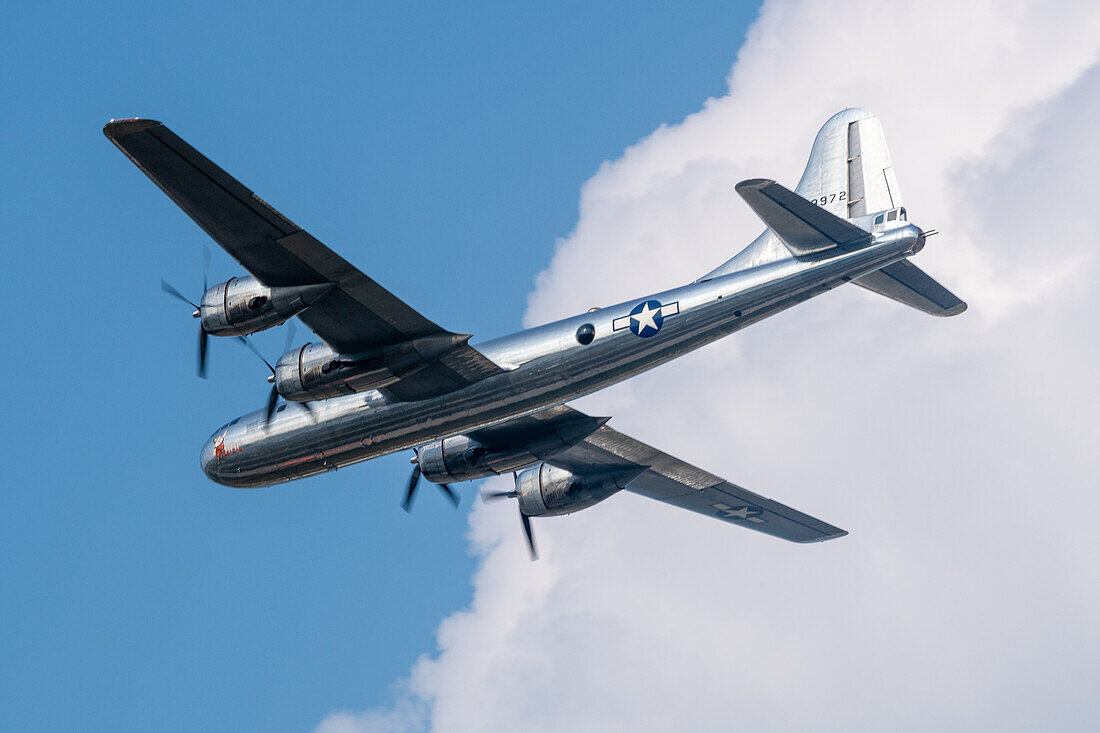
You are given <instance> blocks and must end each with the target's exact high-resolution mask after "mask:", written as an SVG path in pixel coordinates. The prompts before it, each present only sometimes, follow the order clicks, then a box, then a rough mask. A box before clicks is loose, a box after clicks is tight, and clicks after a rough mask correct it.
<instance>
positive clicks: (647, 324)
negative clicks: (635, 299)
mask: <svg viewBox="0 0 1100 733" xmlns="http://www.w3.org/2000/svg"><path fill="white" fill-rule="evenodd" d="M660 312H661V310H660V308H658V309H657V310H650V309H649V303H646V304H645V305H643V306H642V312H641V313H636V314H634V315H632V316H631V318H633V319H634V320H636V321H637V322H638V333H641V332H642V331H644V330H645V329H647V328H652V329H653V330H654V331H656V330H658V329H657V323H656V322H655V321H654V320H653V316H655V315H657V314H658V313H660Z"/></svg>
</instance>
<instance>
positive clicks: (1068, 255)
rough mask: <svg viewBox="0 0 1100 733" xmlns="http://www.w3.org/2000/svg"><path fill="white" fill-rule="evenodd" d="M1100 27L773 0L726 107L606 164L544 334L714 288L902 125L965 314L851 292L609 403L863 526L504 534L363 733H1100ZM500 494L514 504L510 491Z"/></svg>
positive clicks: (702, 455)
mask: <svg viewBox="0 0 1100 733" xmlns="http://www.w3.org/2000/svg"><path fill="white" fill-rule="evenodd" d="M1098 52H1100V15H1098V14H1097V13H1096V12H1095V10H1094V9H1093V8H1092V7H1091V6H1090V4H1088V3H1061V4H1052V3H1039V2H1011V3H993V2H986V3H980V2H979V3H967V4H959V3H920V4H908V5H889V4H886V3H882V2H878V1H873V2H872V1H871V0H866V1H860V0H848V1H846V2H843V3H841V2H768V3H766V4H765V5H764V7H763V9H762V11H761V14H760V17H759V18H758V20H757V21H756V23H755V24H754V25H753V26H752V28H751V30H750V32H749V34H748V38H747V40H746V41H745V43H744V45H743V46H742V48H741V50H740V52H739V53H738V56H737V61H736V63H735V64H734V66H733V68H732V70H731V72H730V75H729V94H728V95H726V96H724V97H722V98H719V99H710V100H707V101H706V103H705V104H704V105H703V108H702V109H701V110H700V111H699V112H697V113H695V114H693V115H691V116H690V117H688V118H687V119H685V120H684V121H683V122H681V123H679V124H677V125H671V126H667V127H662V128H660V129H658V130H656V131H655V132H653V133H652V134H651V135H649V136H648V137H647V138H645V139H644V140H642V141H640V142H638V143H637V144H636V145H633V146H632V147H630V148H628V149H627V150H626V151H625V152H624V153H623V155H622V157H621V158H619V159H618V160H615V161H612V162H607V163H605V164H604V165H603V166H602V167H601V168H600V170H599V172H598V173H597V174H596V175H595V176H593V178H592V179H591V180H589V181H588V182H587V183H586V184H585V186H584V188H583V189H582V191H581V199H580V216H579V219H578V222H577V225H576V228H575V229H574V231H573V232H572V233H571V234H570V235H569V236H568V237H565V238H564V239H562V240H561V241H560V242H559V243H558V247H557V251H556V253H555V255H554V258H553V261H552V262H551V263H550V265H549V267H548V268H547V269H546V270H545V271H544V272H543V273H542V274H541V275H540V276H539V278H538V283H537V287H536V288H535V290H534V292H533V293H532V294H531V296H530V301H529V308H528V312H527V315H526V322H527V323H528V324H536V323H541V322H545V321H547V320H551V319H554V318H558V317H562V316H565V315H570V314H572V313H575V312H577V311H579V310H583V309H584V308H586V307H588V306H591V305H595V304H600V303H604V304H605V303H609V302H617V301H619V300H624V299H627V298H630V297H636V296H638V295H641V294H643V293H646V292H652V291H656V290H659V289H662V288H665V287H670V286H674V285H677V284H680V283H682V282H686V281H690V280H692V279H694V278H696V277H698V276H700V275H701V274H702V273H704V272H706V271H708V270H709V269H711V268H712V267H714V266H715V265H717V264H718V263H720V262H722V261H723V260H725V259H727V258H728V257H729V256H731V255H732V254H734V253H735V252H736V251H737V250H738V249H740V248H741V247H742V246H744V245H745V244H747V243H748V242H749V241H751V239H752V238H753V237H754V236H755V235H756V234H757V233H758V232H759V230H760V228H761V226H760V224H759V222H758V221H757V220H755V218H754V216H753V215H752V213H751V212H750V211H749V210H748V208H747V207H746V206H744V204H743V203H742V202H740V200H739V199H738V198H737V196H736V194H735V193H734V190H733V186H734V184H735V183H736V182H737V181H739V180H742V179H744V178H750V177H760V176H767V177H775V178H777V179H778V180H779V181H781V182H784V183H786V184H788V185H792V186H793V184H794V183H795V182H797V179H798V176H799V174H800V173H801V171H802V166H803V164H804V162H805V158H806V156H807V155H808V154H809V148H810V144H811V142H812V140H813V136H814V134H815V132H816V130H817V128H818V127H819V126H820V125H821V124H822V123H823V122H824V121H825V120H826V119H827V118H828V117H829V116H830V115H831V114H832V113H833V112H835V111H837V110H838V109H841V108H843V107H845V106H863V107H867V108H869V109H871V110H873V111H875V112H876V113H877V114H878V115H879V117H880V118H881V119H882V121H883V124H884V125H885V129H886V134H887V138H888V141H889V143H890V147H891V152H892V153H893V159H894V164H895V167H896V170H897V173H898V177H899V181H900V184H901V188H902V191H903V193H904V195H905V200H906V205H907V208H908V210H909V212H910V218H911V219H913V220H914V221H915V222H917V223H918V224H920V225H922V226H924V227H926V228H930V227H936V228H938V229H940V230H941V231H942V232H944V233H943V234H942V235H940V236H938V237H935V238H933V239H931V240H930V241H929V244H928V246H927V248H926V249H925V250H924V252H922V253H921V254H920V255H919V256H918V257H917V258H916V262H917V264H919V265H920V266H921V267H922V268H925V269H926V270H927V271H928V272H930V273H931V274H932V275H933V276H934V277H937V278H939V279H940V280H942V281H943V282H944V283H945V284H946V285H947V286H948V287H950V288H951V289H953V290H954V291H955V292H957V293H958V294H959V295H960V296H962V297H963V298H964V299H965V300H967V301H968V302H969V303H970V310H969V311H968V312H967V313H966V314H964V315H963V316H961V317H958V318H954V319H946V320H944V319H935V318H930V317H928V316H925V315H923V314H921V313H918V312H916V311H913V310H910V309H907V308H904V307H902V306H899V305H897V304H894V303H892V302H891V301H888V300H885V299H883V298H881V297H878V296H875V295H873V294H870V293H866V292H863V291H861V290H859V289H857V288H841V289H839V290H836V291H833V292H831V293H829V294H826V295H825V296H823V297H821V298H817V299H814V300H812V301H810V302H808V303H806V304H803V305H801V306H798V307H797V308H795V309H793V310H791V311H788V312H787V313H784V314H782V315H780V316H778V317H776V318H773V319H770V320H768V321H766V322H764V323H762V324H758V325H756V326H754V327H753V328H751V329H748V330H746V331H744V332H742V333H740V334H737V335H735V336H733V337H731V338H729V339H726V340H725V341H722V342H719V343H717V344H714V345H712V346H709V347H706V348H705V349H703V350H701V351H699V352H696V353H695V354H693V355H691V356H689V357H686V358H683V359H680V360H678V361H676V362H673V363H671V364H669V365H666V366H663V367H660V368H658V369H656V370H654V371H652V372H649V373H647V374H645V375H642V376H640V377H637V378H635V379H634V380H631V381H630V382H628V383H625V384H623V385H619V386H617V387H615V388H613V389H610V390H606V391H604V392H602V393H599V394H597V395H593V396H591V397H589V398H586V399H585V400H582V401H580V402H579V403H577V404H578V406H579V407H581V408H582V409H588V410H592V411H594V412H595V413H597V414H610V415H614V419H613V423H612V424H613V425H614V426H615V427H617V428H618V429H620V430H623V431H624V432H627V433H629V434H631V435H633V436H635V437H637V438H639V439H641V440H644V441H647V442H652V443H654V444H656V445H658V446H659V447H661V448H662V449H664V450H667V451H669V452H672V453H674V454H676V455H678V456H680V457H682V458H684V459H686V460H690V461H693V462H695V463H696V464H697V465H699V466H702V467H704V468H706V469H708V470H710V471H713V472H714V473H717V474H719V475H722V476H724V477H726V478H728V479H730V480H731V481H734V482H736V483H740V484H742V485H745V486H747V487H749V488H751V489H753V490H755V491H758V492H759V493H762V494H765V495H767V496H771V497H773V498H776V499H778V500H780V501H783V502H785V503H788V504H791V505H792V506H795V507H797V508H799V509H802V510H805V511H807V512H809V513H811V514H814V515H817V516H820V517H822V518H823V519H825V520H826V521H830V522H832V523H834V524H837V525H838V526H841V527H844V528H845V529H848V530H849V531H850V532H851V535H850V536H849V537H846V538H844V539H841V540H838V541H834V542H830V543H825V544H822V545H814V546H799V545H793V544H788V543H784V542H781V541H778V540H774V539H772V538H769V537H766V536H762V535H756V534H755V533H751V532H739V531H737V530H736V529H732V528H730V527H728V526H726V525H723V524H720V523H718V522H714V521H711V520H709V519H707V518H705V517H701V516H697V515H694V514H690V513H688V512H684V511H678V510H676V509H674V508H671V507H667V506H665V505H662V504H658V503H656V502H651V501H648V500H645V499H643V498H640V497H635V496H633V495H629V494H626V492H624V493H623V494H619V495H617V496H615V497H613V498H612V499H610V500H608V501H606V502H604V503H603V504H600V505H598V506H596V507H594V508H592V509H589V510H586V511H584V512H581V513H579V514H575V515H572V516H570V517H567V518H555V519H547V520H542V521H540V520H535V522H534V526H535V531H536V533H537V535H538V539H539V542H540V550H541V553H542V558H541V559H540V561H539V562H538V563H533V564H532V563H529V562H528V560H527V558H526V553H525V550H524V548H523V546H522V534H521V532H520V530H519V526H518V525H519V523H518V521H517V519H516V517H515V514H514V511H515V510H514V507H513V506H511V505H508V504H506V505H504V506H500V505H496V504H494V505H490V506H484V505H480V506H478V508H477V509H476V510H475V511H474V512H473V513H472V514H471V517H470V524H471V529H470V539H471V547H472V551H473V552H475V553H476V554H477V555H478V556H479V557H480V558H481V564H480V567H479V569H478V571H477V574H476V575H475V577H474V579H473V584H474V599H473V602H472V605H471V607H470V608H469V609H466V610H462V611H459V612H456V613H455V614H453V615H451V616H449V617H448V618H446V619H444V620H443V621H442V623H441V624H440V627H439V631H438V649H437V650H436V651H435V652H434V653H433V654H430V655H426V656H424V657H423V658H421V659H420V660H418V661H417V662H416V663H415V665H414V666H413V667H412V669H411V671H410V674H409V677H408V679H406V680H403V681H401V683H400V684H399V685H398V687H397V688H396V692H395V700H394V703H393V704H392V705H391V706H389V707H386V708H383V709H377V710H370V711H366V712H338V713H334V714H332V715H330V716H328V717H326V718H325V719H324V720H323V721H321V723H320V724H319V725H318V727H317V731H318V732H319V733H341V732H345V731H346V732H351V731H406V730H426V729H431V730H437V731H481V730H500V729H517V730H525V731H542V730H546V731H559V730H570V731H604V730H636V731H648V730H654V731H664V730H670V729H677V730H731V729H736V730H752V731H760V730H792V729H796V728H810V727H812V728H813V729H815V730H826V731H831V730H853V729H855V730H866V729H889V730H914V731H918V730H919V731H928V730H975V729H981V730H985V729H990V730H992V729H995V730H998V731H1013V730H1036V729H1058V730H1066V729H1084V728H1086V727H1089V726H1090V725H1091V724H1093V723H1094V721H1095V720H1096V719H1097V717H1100V698H1097V696H1096V695H1095V689H1094V688H1095V684H1094V681H1095V680H1096V679H1098V678H1100V572H1098V570H1097V563H1096V558H1097V557H1100V534H1098V533H1096V532H1095V531H1094V530H1093V528H1092V526H1091V525H1092V520H1093V518H1094V517H1096V516H1100V491H1098V489H1100V459H1098V458H1097V451H1096V445H1097V443H1098V442H1100V428H1098V427H1097V423H1096V420H1095V418H1094V413H1095V412H1096V410H1097V408H1098V407H1100V387H1098V382H1097V380H1096V379H1095V377H1094V374H1093V371H1094V367H1093V365H1094V364H1096V363H1097V362H1098V361H1100V345H1098V339H1097V337H1096V328H1095V325H1094V323H1093V321H1094V316H1093V314H1094V313H1095V312H1096V311H1097V309H1098V308H1100V295H1098V294H1097V291H1096V289H1095V287H1094V283H1095V282H1096V280H1097V274H1098V267H1097V260H1098V255H1097V251H1098V249H1100V247H1098V245H1100V242H1098V239H1100V237H1098V236H1097V235H1096V234H1095V233H1094V230H1095V224H1094V222H1093V220H1092V219H1093V217H1092V206H1093V204H1092V201H1091V198H1092V193H1093V190H1094V181H1095V177H1096V171H1097V170H1100V142H1098V141H1097V133H1096V131H1097V130H1100V66H1097V58H1098ZM494 488H495V487H494Z"/></svg>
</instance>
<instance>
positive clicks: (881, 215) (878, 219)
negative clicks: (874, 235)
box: [875, 214, 883, 226]
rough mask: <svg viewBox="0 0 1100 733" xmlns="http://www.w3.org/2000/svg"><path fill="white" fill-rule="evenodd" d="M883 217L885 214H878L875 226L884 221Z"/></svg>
mask: <svg viewBox="0 0 1100 733" xmlns="http://www.w3.org/2000/svg"><path fill="white" fill-rule="evenodd" d="M882 218H883V214H879V215H878V216H876V217H875V226H878V225H879V224H881V223H882Z"/></svg>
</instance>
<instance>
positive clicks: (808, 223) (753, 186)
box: [737, 178, 871, 257]
mask: <svg viewBox="0 0 1100 733" xmlns="http://www.w3.org/2000/svg"><path fill="white" fill-rule="evenodd" d="M737 193H739V194H741V198H743V199H745V203H746V204H748V205H749V208H751V209H752V210H753V211H754V212H756V215H757V216H759V217H760V218H761V219H762V220H763V221H764V223H765V224H766V225H767V226H768V228H769V229H771V230H772V232H774V233H775V236H777V237H779V239H780V241H782V242H783V244H785V245H787V249H789V250H790V251H791V254H793V255H795V256H796V257H802V256H805V255H812V254H816V253H818V252H824V251H825V250H829V249H833V248H834V247H840V248H842V249H853V248H856V247H860V246H862V245H864V244H866V243H867V242H870V241H871V233H870V232H868V231H866V230H864V229H860V228H859V227H857V226H856V225H855V224H852V223H851V222H849V221H847V220H845V219H841V218H840V217H839V216H836V215H835V214H830V213H829V212H828V211H826V210H825V209H823V208H821V207H820V206H818V205H817V204H813V203H810V202H809V201H807V200H806V199H804V198H802V197H801V196H799V195H798V194H797V193H795V192H794V191H791V190H789V189H786V188H784V187H783V186H780V185H779V184H778V183H776V182H775V181H771V180H768V179H765V178H756V179H753V180H751V181H741V182H740V183H738V184H737Z"/></svg>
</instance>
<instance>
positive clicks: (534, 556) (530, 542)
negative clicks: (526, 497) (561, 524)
mask: <svg viewBox="0 0 1100 733" xmlns="http://www.w3.org/2000/svg"><path fill="white" fill-rule="evenodd" d="M512 480H514V481H515V482H516V483H517V485H518V483H519V475H518V474H517V473H515V472H513V473H512ZM518 497H519V492H518V491H517V490H516V489H512V490H511V491H486V492H483V493H482V494H481V498H482V500H483V501H496V500H497V499H516V498H518ZM517 506H518V504H517ZM519 521H520V522H521V523H522V524H523V534H524V535H525V536H526V537H527V550H528V551H529V552H530V553H531V560H532V561H534V560H538V559H539V553H538V551H537V550H536V549H535V535H534V533H533V532H532V531H531V517H529V516H527V515H526V514H524V513H523V507H522V506H521V507H519Z"/></svg>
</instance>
